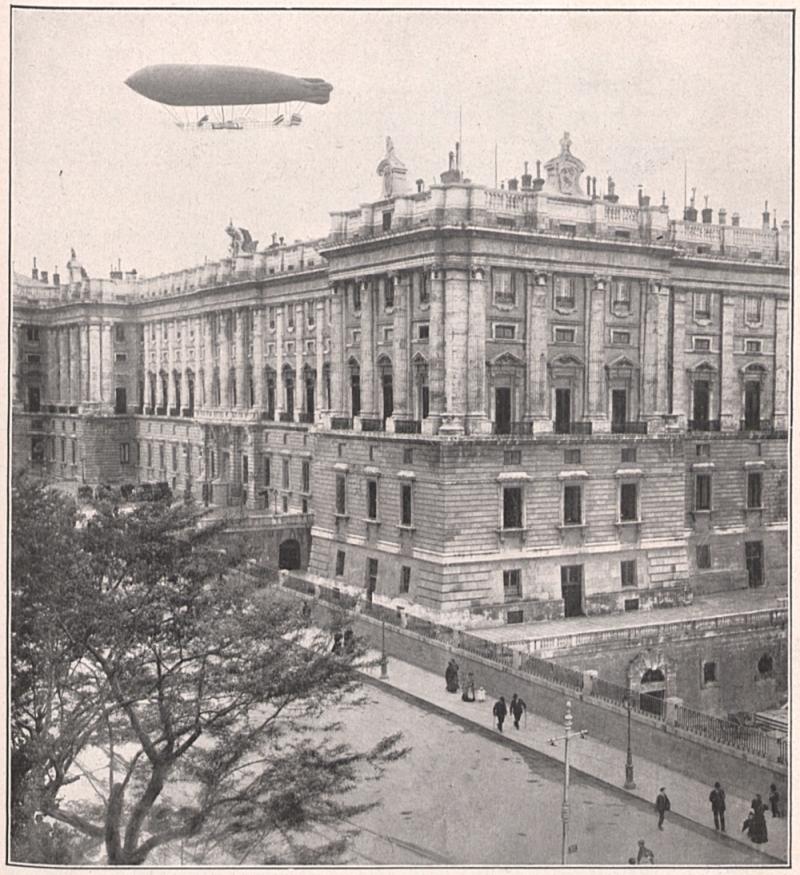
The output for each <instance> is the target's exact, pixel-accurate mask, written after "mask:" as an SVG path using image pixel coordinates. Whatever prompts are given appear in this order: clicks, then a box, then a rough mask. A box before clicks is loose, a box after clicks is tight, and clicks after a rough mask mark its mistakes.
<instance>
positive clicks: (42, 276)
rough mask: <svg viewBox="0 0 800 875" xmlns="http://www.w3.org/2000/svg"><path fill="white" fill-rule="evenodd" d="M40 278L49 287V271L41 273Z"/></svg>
mask: <svg viewBox="0 0 800 875" xmlns="http://www.w3.org/2000/svg"><path fill="white" fill-rule="evenodd" d="M39 278H40V279H41V281H42V282H43V283H44V284H45V285H47V271H46V270H43V271H42V272H41V274H39Z"/></svg>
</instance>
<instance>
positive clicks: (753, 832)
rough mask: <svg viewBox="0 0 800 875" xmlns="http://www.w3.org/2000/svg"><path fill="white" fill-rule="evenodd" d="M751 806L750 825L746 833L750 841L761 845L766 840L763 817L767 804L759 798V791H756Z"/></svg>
mask: <svg viewBox="0 0 800 875" xmlns="http://www.w3.org/2000/svg"><path fill="white" fill-rule="evenodd" d="M751 807H752V810H751V812H750V818H749V820H750V826H749V828H748V830H747V835H748V836H749V837H750V841H751V842H754V843H755V844H757V845H763V844H764V842H766V841H767V821H766V819H765V818H764V812H765V811H766V810H767V806H766V805H765V804H764V802H763V800H762V799H761V794H760V793H756V798H755V799H754V800H753V802H752V806H751Z"/></svg>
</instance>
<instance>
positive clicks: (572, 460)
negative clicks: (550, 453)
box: [564, 450, 581, 465]
mask: <svg viewBox="0 0 800 875" xmlns="http://www.w3.org/2000/svg"><path fill="white" fill-rule="evenodd" d="M580 461H581V451H580V450H564V462H565V464H567V465H579V464H580Z"/></svg>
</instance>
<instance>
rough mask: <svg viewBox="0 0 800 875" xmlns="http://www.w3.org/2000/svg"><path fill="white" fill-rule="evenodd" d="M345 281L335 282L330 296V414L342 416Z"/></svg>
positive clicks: (343, 411) (343, 410)
mask: <svg viewBox="0 0 800 875" xmlns="http://www.w3.org/2000/svg"><path fill="white" fill-rule="evenodd" d="M346 295H347V285H346V284H345V283H335V284H334V286H333V294H332V296H331V410H330V413H331V416H344V413H345V407H344V397H345V396H344V379H345V371H346V369H345V364H344V326H343V324H342V320H343V318H344V313H343V311H344V304H343V302H344V299H345V297H346Z"/></svg>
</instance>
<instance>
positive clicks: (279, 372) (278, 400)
mask: <svg viewBox="0 0 800 875" xmlns="http://www.w3.org/2000/svg"><path fill="white" fill-rule="evenodd" d="M285 392H286V386H285V384H284V380H283V304H276V305H275V420H276V421H277V422H280V420H281V413H283V407H284V404H283V399H284V393H285Z"/></svg>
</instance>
